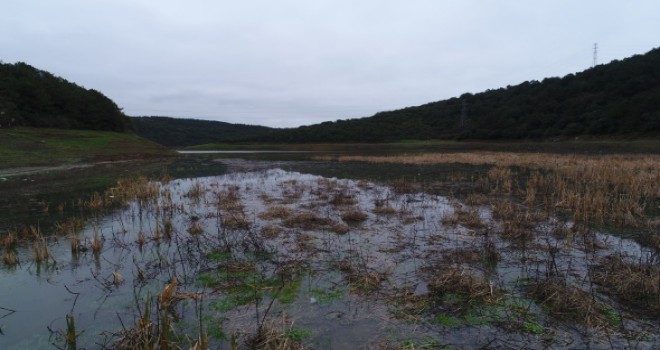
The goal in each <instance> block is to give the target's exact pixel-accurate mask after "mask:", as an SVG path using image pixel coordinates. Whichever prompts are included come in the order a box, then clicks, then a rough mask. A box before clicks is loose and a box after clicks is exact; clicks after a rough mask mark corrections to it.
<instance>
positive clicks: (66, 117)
mask: <svg viewBox="0 0 660 350" xmlns="http://www.w3.org/2000/svg"><path fill="white" fill-rule="evenodd" d="M8 126H31V127H49V128H61V129H88V130H106V131H127V130H130V129H131V128H132V125H131V122H130V120H129V119H128V117H126V116H125V115H124V114H123V113H122V111H121V109H119V107H117V105H116V104H115V103H114V102H113V101H112V100H110V99H109V98H107V97H106V96H104V95H103V94H102V93H100V92H98V91H96V90H91V89H90V90H88V89H85V88H83V87H80V86H78V85H76V84H74V83H71V82H68V81H66V80H65V79H63V78H60V77H57V76H54V75H53V74H51V73H48V72H46V71H42V70H39V69H36V68H34V67H32V66H30V65H28V64H25V63H22V62H19V63H14V64H8V63H0V127H8Z"/></svg>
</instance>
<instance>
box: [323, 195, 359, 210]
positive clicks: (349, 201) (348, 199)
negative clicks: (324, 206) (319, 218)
mask: <svg viewBox="0 0 660 350" xmlns="http://www.w3.org/2000/svg"><path fill="white" fill-rule="evenodd" d="M328 203H330V204H332V205H334V206H336V207H340V206H347V205H354V204H356V203H357V199H355V196H354V195H352V194H350V193H347V192H340V193H336V194H335V195H334V196H332V198H331V199H330V200H329V201H328Z"/></svg>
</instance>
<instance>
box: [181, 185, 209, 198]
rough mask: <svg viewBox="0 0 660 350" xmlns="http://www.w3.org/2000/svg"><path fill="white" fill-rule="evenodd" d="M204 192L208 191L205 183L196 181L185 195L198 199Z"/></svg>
mask: <svg viewBox="0 0 660 350" xmlns="http://www.w3.org/2000/svg"><path fill="white" fill-rule="evenodd" d="M204 192H206V188H205V187H204V185H202V183H201V182H199V181H195V183H193V185H192V186H190V189H189V190H188V192H186V194H185V196H186V197H188V198H190V199H193V200H198V199H200V198H201V197H202V195H203V194H204Z"/></svg>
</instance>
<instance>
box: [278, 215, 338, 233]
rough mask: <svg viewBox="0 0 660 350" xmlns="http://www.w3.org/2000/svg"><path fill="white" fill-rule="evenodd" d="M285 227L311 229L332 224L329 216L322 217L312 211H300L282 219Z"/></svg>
mask: <svg viewBox="0 0 660 350" xmlns="http://www.w3.org/2000/svg"><path fill="white" fill-rule="evenodd" d="M283 224H284V226H285V227H289V228H300V229H303V230H313V229H317V228H322V227H326V226H329V225H331V224H333V221H332V220H330V219H329V218H324V217H320V216H318V215H316V214H315V213H312V212H302V213H299V214H296V215H292V216H290V217H288V218H287V219H285V220H284V221H283Z"/></svg>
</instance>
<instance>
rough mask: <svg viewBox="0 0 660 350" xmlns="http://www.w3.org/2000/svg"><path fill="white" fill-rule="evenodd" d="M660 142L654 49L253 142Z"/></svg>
mask: <svg viewBox="0 0 660 350" xmlns="http://www.w3.org/2000/svg"><path fill="white" fill-rule="evenodd" d="M580 135H609V136H612V135H638V136H652V137H657V136H660V49H654V50H652V51H650V52H648V53H646V54H644V55H636V56H633V57H630V58H627V59H624V60H620V61H618V60H617V61H613V62H611V63H608V64H603V65H598V66H596V67H593V68H590V69H587V70H585V71H583V72H580V73H577V74H568V75H566V76H564V77H562V78H559V77H553V78H546V79H544V80H543V81H526V82H523V83H521V84H518V85H515V86H507V87H504V88H500V89H495V90H487V91H484V92H481V93H477V94H469V93H466V94H463V95H461V96H460V97H455V98H450V99H448V100H443V101H437V102H432V103H428V104H424V105H421V106H416V107H408V108H403V109H399V110H394V111H387V112H380V113H377V114H375V115H374V116H371V117H367V118H359V119H348V120H337V121H332V122H325V123H321V124H315V125H310V126H302V127H299V128H294V129H286V130H281V131H276V132H272V133H269V134H266V135H264V136H260V137H255V138H252V139H251V141H256V142H386V141H397V140H406V139H417V140H425V139H458V140H462V139H482V140H493V139H514V140H515V139H553V138H568V137H576V136H580Z"/></svg>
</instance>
